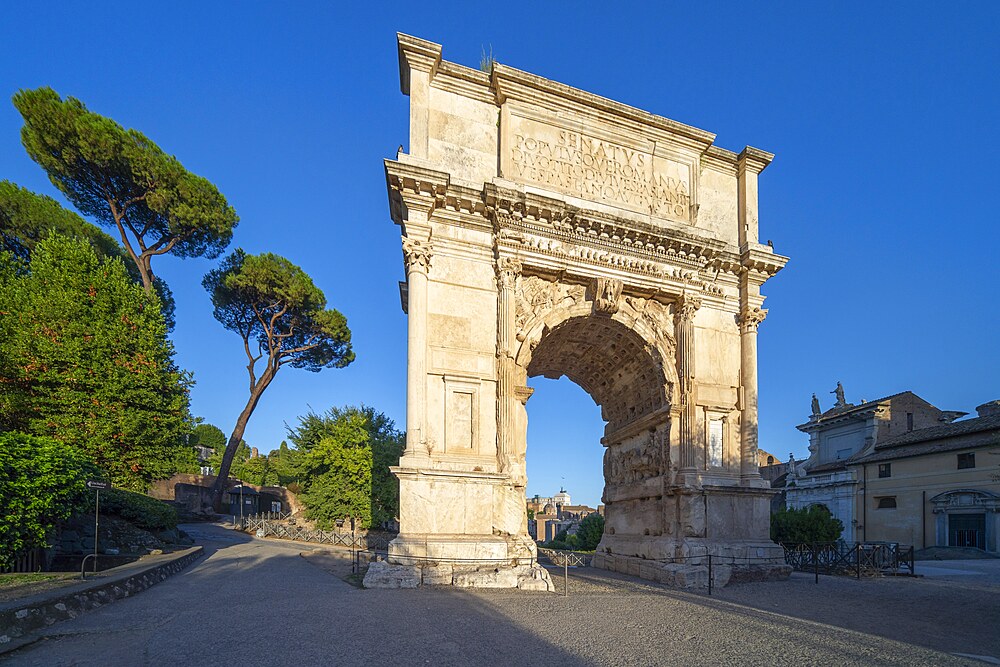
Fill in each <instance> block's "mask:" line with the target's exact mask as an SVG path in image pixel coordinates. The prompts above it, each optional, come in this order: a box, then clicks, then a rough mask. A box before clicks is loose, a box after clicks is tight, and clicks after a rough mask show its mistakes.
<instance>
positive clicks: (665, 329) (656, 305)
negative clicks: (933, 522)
mask: <svg viewBox="0 0 1000 667" xmlns="http://www.w3.org/2000/svg"><path fill="white" fill-rule="evenodd" d="M625 303H627V304H628V305H629V307H630V308H632V310H634V311H635V317H636V319H641V320H642V321H644V322H645V323H646V324H647V325H648V326H649V327H650V328H651V329H652V330H653V331H654V332H656V334H657V336H659V337H660V338H661V339H662V340H663V341H664V342H666V344H667V347H668V350H667V351H668V353H672V352H673V350H675V349H676V348H677V342H676V341H675V340H674V335H673V331H674V318H673V316H671V314H670V309H669V308H668V307H667V306H664V305H663V304H662V303H660V302H659V301H653V300H652V299H643V298H641V297H633V296H628V297H625Z"/></svg>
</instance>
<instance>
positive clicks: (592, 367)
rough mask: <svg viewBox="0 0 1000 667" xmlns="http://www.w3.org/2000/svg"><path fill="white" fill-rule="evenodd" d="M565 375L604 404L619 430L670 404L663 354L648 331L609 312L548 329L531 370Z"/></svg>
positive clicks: (606, 416)
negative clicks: (644, 336)
mask: <svg viewBox="0 0 1000 667" xmlns="http://www.w3.org/2000/svg"><path fill="white" fill-rule="evenodd" d="M539 375H541V376H544V377H547V378H550V379H558V378H560V377H562V376H563V375H565V376H566V377H568V378H569V379H570V380H572V381H573V382H575V383H576V384H578V385H580V386H581V387H582V388H583V389H584V391H586V392H587V393H588V394H590V397H591V398H593V399H594V402H595V403H597V404H598V405H600V406H601V416H602V417H603V418H604V420H605V421H606V422H608V428H609V429H610V430H614V429H616V428H620V427H622V426H625V425H626V424H628V423H630V422H632V421H635V420H636V419H638V418H640V417H642V416H644V415H647V414H649V413H651V412H654V411H656V410H658V409H660V408H662V407H664V406H665V405H667V403H668V400H667V396H668V393H667V384H666V383H667V381H666V378H665V376H664V372H663V363H662V361H661V360H660V358H659V354H658V353H657V352H656V351H655V350H654V349H653V348H651V347H650V346H649V345H647V344H646V342H645V341H644V340H643V339H642V337H641V336H640V335H639V334H638V333H636V332H635V331H633V330H632V329H630V328H628V327H627V326H625V325H624V324H622V323H621V322H618V321H616V320H613V319H611V318H608V317H600V316H589V317H574V318H570V319H568V320H566V321H564V322H562V323H560V324H558V325H557V326H555V327H553V328H552V329H549V330H547V331H546V333H545V334H544V335H543V336H542V338H541V340H539V342H538V345H537V347H536V348H535V349H534V351H533V353H532V355H531V361H530V362H529V364H528V376H529V377H536V376H539Z"/></svg>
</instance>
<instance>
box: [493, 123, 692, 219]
mask: <svg viewBox="0 0 1000 667" xmlns="http://www.w3.org/2000/svg"><path fill="white" fill-rule="evenodd" d="M505 117H506V118H505V119H506V126H507V127H506V132H505V133H504V136H505V141H504V143H503V145H502V146H501V169H502V171H503V176H504V178H509V179H511V180H514V181H519V182H522V183H526V184H531V185H537V186H539V187H542V188H545V189H547V190H553V191H556V192H562V193H565V194H569V195H573V196H575V197H580V198H581V199H586V200H589V201H593V202H598V203H601V204H606V205H610V206H615V207H618V208H624V209H627V210H630V211H635V212H637V213H643V214H648V215H651V216H654V217H659V218H667V219H671V220H677V221H681V222H691V209H692V206H691V205H692V203H693V198H694V194H693V188H694V187H696V186H695V185H694V184H693V179H692V174H693V173H695V169H694V163H693V160H685V158H683V157H682V156H680V155H678V156H676V157H666V156H664V155H661V154H660V151H656V149H655V145H654V144H653V143H652V142H635V143H631V144H629V143H626V142H624V141H621V140H614V139H612V138H610V137H607V136H603V137H601V136H597V135H596V133H588V132H587V131H586V130H578V129H567V128H565V127H560V126H558V125H555V124H552V123H549V122H545V121H542V120H539V119H535V118H527V117H524V116H521V115H519V114H518V113H517V112H516V111H513V110H511V111H508V113H506V114H505ZM640 144H641V145H640Z"/></svg>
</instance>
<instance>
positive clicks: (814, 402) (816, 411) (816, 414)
mask: <svg viewBox="0 0 1000 667" xmlns="http://www.w3.org/2000/svg"><path fill="white" fill-rule="evenodd" d="M812 414H813V417H819V414H820V409H819V399H818V398H816V394H813V400H812Z"/></svg>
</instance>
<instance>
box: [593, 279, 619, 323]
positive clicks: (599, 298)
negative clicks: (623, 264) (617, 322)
mask: <svg viewBox="0 0 1000 667" xmlns="http://www.w3.org/2000/svg"><path fill="white" fill-rule="evenodd" d="M622 287H623V285H622V281H620V280H618V279H617V278H596V279H595V280H594V287H593V289H594V312H595V313H599V314H602V315H614V314H615V313H617V312H618V299H619V298H620V297H621V295H622Z"/></svg>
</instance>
